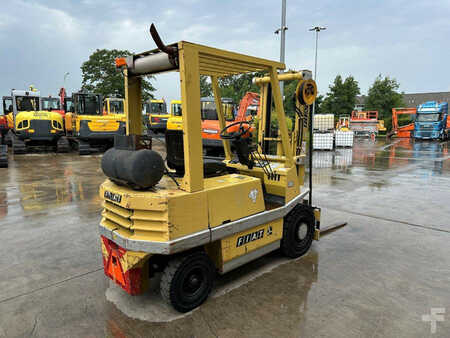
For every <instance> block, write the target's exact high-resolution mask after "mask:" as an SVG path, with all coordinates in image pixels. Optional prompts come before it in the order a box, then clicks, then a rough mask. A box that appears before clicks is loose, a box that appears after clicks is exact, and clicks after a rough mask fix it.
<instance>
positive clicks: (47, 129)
mask: <svg viewBox="0 0 450 338" xmlns="http://www.w3.org/2000/svg"><path fill="white" fill-rule="evenodd" d="M10 101H11V108H12V110H11V111H10V112H9V113H8V114H7V115H6V116H7V119H8V124H9V126H10V127H11V130H10V138H11V143H12V149H13V153H14V154H25V153H26V152H27V150H29V149H30V148H32V147H33V148H34V147H47V146H50V147H52V148H55V147H56V151H57V152H68V151H69V150H70V146H69V142H68V140H67V138H66V137H65V135H64V122H63V118H62V116H61V114H59V113H58V112H56V111H52V109H51V108H50V109H48V110H43V109H42V108H41V107H42V104H41V97H40V93H39V92H38V91H36V90H33V89H30V90H15V89H13V90H12V91H11V98H10Z"/></svg>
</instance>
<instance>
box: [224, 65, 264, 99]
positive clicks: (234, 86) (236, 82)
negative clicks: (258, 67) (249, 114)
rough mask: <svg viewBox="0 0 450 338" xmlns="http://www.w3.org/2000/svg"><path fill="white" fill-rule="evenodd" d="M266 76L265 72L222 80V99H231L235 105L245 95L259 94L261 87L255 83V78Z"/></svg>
mask: <svg viewBox="0 0 450 338" xmlns="http://www.w3.org/2000/svg"><path fill="white" fill-rule="evenodd" d="M265 75H266V73H265V72H255V73H246V74H240V75H231V76H227V77H223V78H220V79H219V87H220V93H221V95H222V97H230V98H232V99H233V101H234V102H235V103H239V101H240V100H241V99H242V97H243V96H244V95H245V93H247V92H256V93H259V87H258V86H257V85H256V84H254V83H253V78H255V77H263V76H265Z"/></svg>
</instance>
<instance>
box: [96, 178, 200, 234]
mask: <svg viewBox="0 0 450 338" xmlns="http://www.w3.org/2000/svg"><path fill="white" fill-rule="evenodd" d="M172 185H173V188H172ZM100 198H101V199H103V207H104V209H103V212H102V216H103V218H102V221H101V224H102V225H103V226H104V227H106V228H107V229H110V230H112V229H117V232H118V233H119V234H120V235H122V236H124V237H128V238H130V239H138V240H147V241H155V242H165V241H170V240H173V239H176V238H179V237H182V236H185V235H189V234H192V233H195V232H198V231H202V230H205V229H207V228H208V208H207V201H206V193H205V192H204V191H200V192H196V193H187V192H185V191H182V190H180V189H177V188H176V186H175V185H174V183H173V182H170V181H167V178H166V177H164V178H163V180H162V182H161V184H158V185H156V187H155V188H154V189H153V190H151V191H134V190H132V189H129V188H127V187H123V186H118V185H116V184H114V183H113V182H111V181H109V180H106V181H105V182H104V183H103V184H102V185H101V186H100Z"/></svg>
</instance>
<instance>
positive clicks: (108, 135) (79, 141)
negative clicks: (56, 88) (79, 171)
mask: <svg viewBox="0 0 450 338" xmlns="http://www.w3.org/2000/svg"><path fill="white" fill-rule="evenodd" d="M125 120H126V118H125V115H124V114H108V115H103V108H102V97H101V95H99V94H94V93H87V92H77V93H73V94H72V104H71V109H70V112H68V113H66V116H65V126H66V133H67V136H68V137H69V140H70V142H71V143H72V144H73V145H74V146H75V147H76V148H77V149H78V153H79V154H80V155H88V154H91V153H93V152H97V151H104V150H107V149H109V148H110V147H112V146H113V144H114V137H115V136H116V135H124V134H125Z"/></svg>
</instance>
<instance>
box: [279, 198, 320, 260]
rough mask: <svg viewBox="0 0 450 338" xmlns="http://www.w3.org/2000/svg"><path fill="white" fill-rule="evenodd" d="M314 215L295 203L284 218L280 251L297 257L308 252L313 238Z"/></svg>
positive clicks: (291, 256)
mask: <svg viewBox="0 0 450 338" xmlns="http://www.w3.org/2000/svg"><path fill="white" fill-rule="evenodd" d="M314 230H315V229H314V216H313V214H312V213H311V212H310V211H309V210H308V209H307V207H305V206H303V205H297V206H296V207H295V208H294V209H293V210H292V211H291V212H290V213H289V214H287V216H286V217H285V218H284V224H283V238H282V240H281V251H282V252H283V254H284V255H285V256H288V257H290V258H297V257H300V256H302V255H304V254H305V253H306V252H308V250H309V248H310V247H311V244H312V241H313V238H314Z"/></svg>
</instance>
